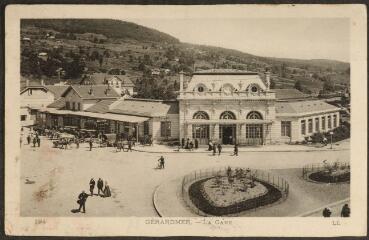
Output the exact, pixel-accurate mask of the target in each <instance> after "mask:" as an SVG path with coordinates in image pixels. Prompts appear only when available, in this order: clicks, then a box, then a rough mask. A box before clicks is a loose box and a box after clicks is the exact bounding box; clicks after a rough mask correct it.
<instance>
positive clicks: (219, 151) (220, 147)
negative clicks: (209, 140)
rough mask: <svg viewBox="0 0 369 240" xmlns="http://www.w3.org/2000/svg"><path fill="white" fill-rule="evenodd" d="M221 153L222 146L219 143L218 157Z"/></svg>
mask: <svg viewBox="0 0 369 240" xmlns="http://www.w3.org/2000/svg"><path fill="white" fill-rule="evenodd" d="M221 152H222V145H220V143H218V155H220V153H221Z"/></svg>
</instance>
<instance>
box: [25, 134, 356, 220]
mask: <svg viewBox="0 0 369 240" xmlns="http://www.w3.org/2000/svg"><path fill="white" fill-rule="evenodd" d="M230 150H231V149H230ZM160 155H163V156H164V157H165V170H158V169H156V168H155V167H156V166H157V160H158V158H159V157H160ZM349 158H350V152H349V151H346V150H344V151H323V152H320V151H313V152H302V151H300V152H285V153H281V154H275V153H274V152H242V151H241V152H240V154H239V156H237V157H236V156H232V154H231V153H225V154H222V155H220V156H212V154H211V153H209V152H207V154H206V153H199V154H193V153H188V152H187V154H186V152H185V153H182V154H177V153H174V152H171V153H165V154H164V153H163V154H162V153H147V152H137V151H133V152H117V151H116V149H115V148H99V147H95V146H94V148H93V149H92V151H89V147H88V145H87V144H86V143H83V144H81V145H80V147H79V149H76V146H75V145H73V144H72V146H71V147H69V148H68V149H67V150H64V149H57V148H53V147H52V141H50V140H48V139H46V138H42V140H41V147H40V148H37V147H36V148H34V147H32V146H30V145H27V144H23V145H22V148H21V156H20V161H19V163H20V169H21V199H20V214H21V216H24V217H27V216H43V217H72V216H73V217H80V216H84V217H113V216H119V217H123V216H125V217H129V216H137V217H149V216H152V217H154V216H158V215H157V212H156V211H155V209H154V207H153V193H154V192H155V189H156V188H157V187H158V186H159V185H161V184H162V183H166V182H167V181H170V180H171V179H177V178H181V177H182V176H184V175H186V174H189V173H191V172H193V171H196V170H198V169H205V168H220V167H225V166H232V167H245V168H246V167H249V168H255V169H274V170H273V171H276V169H291V168H293V169H296V168H301V167H302V166H304V165H306V164H313V163H314V164H315V163H321V162H322V161H323V160H327V161H329V162H333V161H337V160H339V161H347V160H348V159H349ZM278 175H280V176H282V177H283V178H285V176H286V177H288V176H290V175H291V174H290V173H288V172H287V173H283V172H281V173H278ZM297 175H298V176H300V175H301V172H299V173H298V174H297ZM294 176H296V174H294ZM92 177H94V178H95V180H96V179H97V178H99V177H101V178H102V179H103V180H104V181H105V180H106V181H108V183H109V185H110V188H111V191H112V197H111V198H100V197H96V196H93V197H90V198H88V200H87V204H86V208H87V209H86V210H87V213H86V214H74V213H72V212H71V210H72V209H74V208H76V207H77V203H76V198H77V196H78V194H79V193H80V192H81V191H82V190H85V191H88V189H89V185H88V183H89V181H90V179H91V178H92ZM286 180H287V181H289V182H291V183H292V182H296V184H297V183H298V181H297V180H298V179H291V180H288V179H286ZM173 184H174V183H173ZM309 184H313V183H309ZM173 186H177V188H173V189H170V190H169V191H174V192H175V193H176V191H177V189H178V186H180V185H178V184H174V185H173ZM337 187H340V186H338V185H337V186H336V187H334V188H337ZM341 187H342V186H341ZM344 187H345V189H344V191H334V192H327V191H328V189H330V188H331V187H328V186H325V185H321V184H320V185H319V186H315V185H314V187H311V188H306V189H304V191H302V192H301V191H300V192H298V193H296V194H295V198H290V199H291V201H290V202H289V203H286V204H287V205H288V204H293V203H294V202H295V201H293V200H294V199H300V198H301V196H303V198H304V199H305V196H306V195H309V194H311V192H319V193H323V194H320V195H319V196H321V199H319V204H311V205H310V206H309V208H307V209H305V210H303V211H300V212H296V215H297V214H299V213H301V212H305V211H308V210H310V209H316V208H318V207H320V206H323V204H322V203H324V204H329V203H331V202H335V201H337V200H339V199H337V196H335V194H334V193H342V192H344V193H346V192H349V191H348V187H349V186H348V185H347V186H344ZM291 188H292V187H291ZM299 188H300V187H299ZM160 189H161V188H160ZM163 191H164V190H163ZM165 191H166V190H165ZM95 193H96V189H95ZM319 193H317V194H319ZM171 195H173V196H177V195H176V194H165V196H171ZM336 195H337V194H336ZM291 197H293V195H291ZM346 197H347V196H344V197H343V198H346ZM343 198H340V199H343ZM171 200H172V199H166V201H167V202H166V204H165V205H167V206H172V207H171V208H172V209H174V208H176V206H175V205H174V204H176V202H174V201H173V203H172V202H170V201H171ZM168 201H169V203H168ZM323 201H324V202H323ZM304 203H306V201H305V202H304ZM314 203H316V201H314ZM169 204H173V205H169ZM279 206H280V207H279ZM276 207H277V206H276ZM279 208H283V205H282V204H280V205H278V211H279V212H278V214H274V215H278V216H284V215H286V213H285V212H283V209H279ZM266 210H267V209H265V210H263V209H262V210H260V211H258V212H257V213H258V214H264V215H268V214H269V216H270V213H269V212H265V211H266ZM176 211H177V210H176ZM178 211H180V210H178ZM264 212H265V213H264ZM187 214H188V213H187ZM182 215H183V216H187V215H184V214H179V216H182Z"/></svg>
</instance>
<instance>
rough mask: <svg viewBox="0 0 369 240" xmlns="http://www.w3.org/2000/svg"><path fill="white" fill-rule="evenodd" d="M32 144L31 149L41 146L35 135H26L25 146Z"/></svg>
mask: <svg viewBox="0 0 369 240" xmlns="http://www.w3.org/2000/svg"><path fill="white" fill-rule="evenodd" d="M31 143H32V144H33V147H36V146H37V147H40V145H41V138H40V136H39V135H38V134H37V133H30V134H28V135H27V144H28V145H30V144H31Z"/></svg>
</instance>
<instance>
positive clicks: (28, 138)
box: [27, 134, 31, 145]
mask: <svg viewBox="0 0 369 240" xmlns="http://www.w3.org/2000/svg"><path fill="white" fill-rule="evenodd" d="M27 144H28V145H30V144H31V136H30V135H29V134H28V135H27Z"/></svg>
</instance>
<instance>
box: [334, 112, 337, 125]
mask: <svg viewBox="0 0 369 240" xmlns="http://www.w3.org/2000/svg"><path fill="white" fill-rule="evenodd" d="M333 127H334V128H336V127H337V115H336V114H335V115H333Z"/></svg>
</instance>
